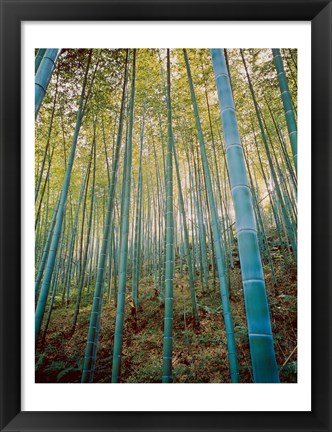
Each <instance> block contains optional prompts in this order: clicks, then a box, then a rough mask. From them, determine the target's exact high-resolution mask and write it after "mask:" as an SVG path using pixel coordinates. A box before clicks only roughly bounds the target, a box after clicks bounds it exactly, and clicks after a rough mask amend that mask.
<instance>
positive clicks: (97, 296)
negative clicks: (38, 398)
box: [81, 50, 128, 383]
mask: <svg viewBox="0 0 332 432" xmlns="http://www.w3.org/2000/svg"><path fill="white" fill-rule="evenodd" d="M127 74H128V50H127V52H126V62H125V72H124V80H123V89H122V101H121V110H120V118H119V129H118V136H117V143H116V150H115V157H114V162H113V164H112V180H111V184H110V188H109V195H108V202H107V210H106V219H105V224H104V230H103V241H102V246H101V251H100V257H99V262H98V271H97V273H96V274H97V278H96V283H95V290H94V297H93V304H92V310H91V317H90V324H89V332H88V339H87V344H86V349H85V356H84V365H83V373H82V379H81V382H82V383H86V382H92V380H93V373H94V369H95V363H96V358H95V355H94V353H96V349H95V348H97V345H98V328H99V322H100V318H101V316H100V313H99V312H100V310H101V307H100V305H101V304H102V288H103V278H104V268H105V263H106V251H107V246H108V237H109V231H110V224H111V220H112V214H113V210H114V196H115V188H116V181H117V173H118V167H119V158H120V149H121V140H122V130H123V119H124V113H125V106H124V105H125V100H126V89H127Z"/></svg>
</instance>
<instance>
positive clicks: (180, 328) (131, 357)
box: [35, 254, 297, 383]
mask: <svg viewBox="0 0 332 432" xmlns="http://www.w3.org/2000/svg"><path fill="white" fill-rule="evenodd" d="M289 259H290V260H291V258H289ZM273 260H274V265H275V273H276V276H277V282H278V283H277V286H273V284H272V276H271V272H270V267H269V266H268V265H266V266H265V268H264V273H265V281H266V286H267V291H268V297H269V303H270V312H271V321H272V328H273V334H274V343H275V352H276V357H277V363H278V366H279V370H280V381H281V382H297V285H296V283H297V269H296V262H295V261H292V262H289V264H288V266H289V267H288V269H287V270H286V269H285V267H284V265H283V264H281V262H282V261H280V257H279V255H278V254H274V255H273ZM278 263H279V264H278ZM196 285H197V287H196V293H197V302H198V305H199V326H197V325H195V323H194V320H193V315H192V309H191V302H190V293H189V288H188V283H187V276H186V274H185V273H183V274H182V275H181V273H180V271H179V268H178V266H176V268H175V275H174V327H173V338H174V339H173V376H174V383H227V382H229V368H228V360H227V346H226V337H225V330H224V325H223V318H222V312H221V306H220V305H221V300H220V294H219V287H218V280H216V281H215V288H214V286H213V280H212V279H211V280H210V290H209V291H208V292H201V291H200V277H199V276H197V280H196ZM130 294H131V286H130V281H128V285H127V306H126V311H125V324H124V336H123V350H122V365H121V382H126V383H160V382H161V367H162V350H163V317H164V308H163V305H162V304H161V302H160V298H159V295H158V293H157V292H156V291H155V289H154V287H153V277H151V276H150V277H145V278H142V279H141V280H140V285H139V299H140V306H139V308H138V311H137V316H135V314H134V313H133V309H132V308H131V307H130V306H129V304H130V303H131V298H130ZM230 300H231V308H232V313H233V321H234V329H235V337H236V342H237V350H238V360H239V373H240V382H241V383H251V382H253V377H252V371H251V366H250V352H249V343H248V335H247V327H246V318H245V309H244V299H243V289H242V283H241V273H240V268H239V265H237V266H235V267H234V268H233V269H230ZM91 303H92V301H91V295H89V296H88V297H87V296H86V297H85V298H83V299H82V305H81V309H80V314H79V317H78V322H77V326H76V330H75V333H74V334H73V335H70V326H71V320H72V317H73V314H74V306H75V298H74V297H73V299H72V301H71V302H70V303H69V305H68V306H66V305H63V304H62V303H61V296H59V297H56V301H55V305H54V310H53V312H52V317H51V321H50V324H49V328H48V331H47V335H46V339H45V343H44V345H43V346H41V344H40V343H39V345H38V346H37V350H36V367H35V370H36V372H35V381H36V382H38V383H57V382H58V383H77V382H80V380H81V374H82V364H83V360H84V352H85V347H86V339H87V333H88V327H89V320H90V312H91ZM115 315H116V308H115V305H114V302H113V299H111V300H110V301H109V300H107V299H106V298H105V300H104V306H103V312H102V319H101V330H100V334H99V348H98V352H97V363H96V370H95V374H94V382H99V383H102V382H105V383H109V382H111V373H112V355H113V334H114V326H115Z"/></svg>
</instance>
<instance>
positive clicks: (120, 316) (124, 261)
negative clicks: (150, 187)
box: [112, 49, 136, 383]
mask: <svg viewBox="0 0 332 432" xmlns="http://www.w3.org/2000/svg"><path fill="white" fill-rule="evenodd" d="M135 83H136V50H135V49H134V52H133V70H132V78H131V94H130V100H129V122H128V141H127V148H126V156H127V157H126V165H125V166H124V170H125V173H126V175H125V180H126V181H125V183H124V184H123V188H124V195H123V203H122V205H123V208H122V212H121V226H122V230H121V243H120V262H119V285H118V302H117V303H118V305H117V308H116V321H115V330H114V349H113V364H112V382H113V383H116V382H118V380H119V376H120V366H121V353H122V338H123V323H124V310H125V295H126V283H127V265H128V234H129V211H130V187H131V162H132V142H133V136H132V135H133V122H134V98H135Z"/></svg>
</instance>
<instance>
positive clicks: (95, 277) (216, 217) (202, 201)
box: [35, 48, 297, 384]
mask: <svg viewBox="0 0 332 432" xmlns="http://www.w3.org/2000/svg"><path fill="white" fill-rule="evenodd" d="M35 382H36V383H174V384H178V383H294V382H297V50H296V49H288V48H279V49H277V48H275V49H274V48H273V49H272V48H271V49H257V48H255V49H228V48H227V49H145V48H144V49H143V48H139V49H65V48H63V49H42V48H40V49H36V50H35Z"/></svg>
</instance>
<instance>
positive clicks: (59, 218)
mask: <svg viewBox="0 0 332 432" xmlns="http://www.w3.org/2000/svg"><path fill="white" fill-rule="evenodd" d="M46 54H47V53H46ZM46 54H45V56H46ZM91 55H92V50H90V51H89V55H88V61H87V65H86V69H85V75H84V80H83V86H82V92H81V97H80V102H79V108H78V111H77V119H76V125H75V130H74V134H73V140H72V146H71V150H70V156H69V160H68V165H67V170H66V174H65V178H64V182H63V186H62V191H61V197H60V203H59V208H58V212H57V215H56V222H55V226H54V233H53V237H52V243H51V247H50V252H49V254H48V259H47V264H46V272H45V277H44V280H43V284H42V287H41V291H40V295H39V299H38V303H37V308H36V313H35V341H37V340H38V337H39V332H40V328H41V324H42V320H43V316H44V312H45V307H46V301H47V297H48V292H49V288H50V281H51V277H52V273H53V269H54V263H55V257H56V252H57V249H58V244H59V238H60V234H61V227H62V222H63V216H64V211H65V206H66V202H67V195H68V189H69V184H70V177H71V171H72V167H73V163H74V157H75V150H76V144H77V139H78V134H79V131H80V127H81V123H82V108H83V101H84V94H85V88H86V83H87V78H88V72H89V67H90V62H91ZM43 61H45V59H44V60H43ZM41 67H42V65H41V66H40V68H41Z"/></svg>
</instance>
